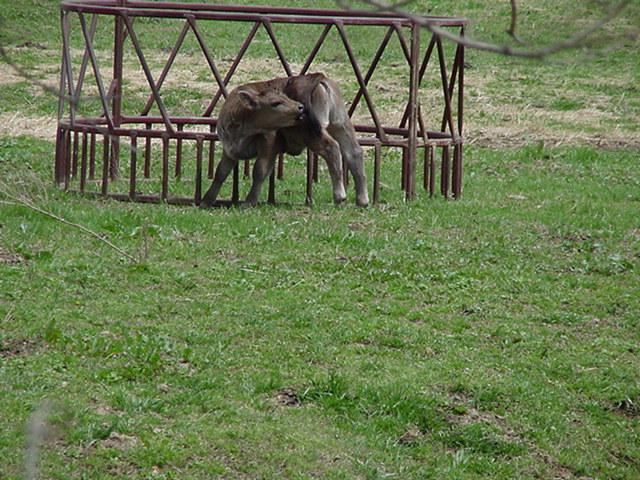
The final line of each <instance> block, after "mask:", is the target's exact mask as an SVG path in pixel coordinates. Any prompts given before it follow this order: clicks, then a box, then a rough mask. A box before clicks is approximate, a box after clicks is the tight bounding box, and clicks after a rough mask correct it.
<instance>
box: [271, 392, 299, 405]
mask: <svg viewBox="0 0 640 480" xmlns="http://www.w3.org/2000/svg"><path fill="white" fill-rule="evenodd" d="M275 401H276V403H277V404H278V405H280V406H283V407H298V406H300V399H299V398H298V393H297V392H296V391H295V390H294V389H292V388H283V389H281V390H278V392H277V393H276V397H275Z"/></svg>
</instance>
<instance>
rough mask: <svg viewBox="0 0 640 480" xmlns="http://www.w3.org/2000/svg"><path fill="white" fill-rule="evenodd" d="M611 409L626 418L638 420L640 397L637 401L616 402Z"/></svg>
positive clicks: (627, 399)
mask: <svg viewBox="0 0 640 480" xmlns="http://www.w3.org/2000/svg"><path fill="white" fill-rule="evenodd" d="M611 409H612V410H613V411H614V412H616V413H619V414H620V415H624V416H625V417H629V418H638V417H640V397H637V398H635V399H631V398H625V399H624V400H621V401H619V402H616V403H615V404H614V405H613V406H612V408H611Z"/></svg>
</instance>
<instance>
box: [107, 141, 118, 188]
mask: <svg viewBox="0 0 640 480" xmlns="http://www.w3.org/2000/svg"><path fill="white" fill-rule="evenodd" d="M109 175H110V176H111V180H116V179H117V178H118V177H119V175H120V136H119V135H112V136H111V163H110V165H109Z"/></svg>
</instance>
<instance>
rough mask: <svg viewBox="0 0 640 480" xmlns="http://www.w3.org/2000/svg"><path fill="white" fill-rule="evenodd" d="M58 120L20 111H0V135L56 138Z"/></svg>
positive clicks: (44, 138) (43, 138) (45, 138)
mask: <svg viewBox="0 0 640 480" xmlns="http://www.w3.org/2000/svg"><path fill="white" fill-rule="evenodd" d="M56 127H57V125H56V120H55V119H54V118H51V117H47V116H27V115H24V114H22V113H20V112H3V113H0V136H8V137H18V136H21V135H29V136H31V137H35V138H40V139H42V140H55V138H56Z"/></svg>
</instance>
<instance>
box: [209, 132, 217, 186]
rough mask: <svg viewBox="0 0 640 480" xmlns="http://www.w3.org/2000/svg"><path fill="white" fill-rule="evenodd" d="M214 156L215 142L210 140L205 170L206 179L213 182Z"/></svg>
mask: <svg viewBox="0 0 640 480" xmlns="http://www.w3.org/2000/svg"><path fill="white" fill-rule="evenodd" d="M215 156H216V142H215V140H211V142H210V143H209V165H208V169H207V178H208V179H209V180H213V173H214V170H215V168H214V167H215Z"/></svg>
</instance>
